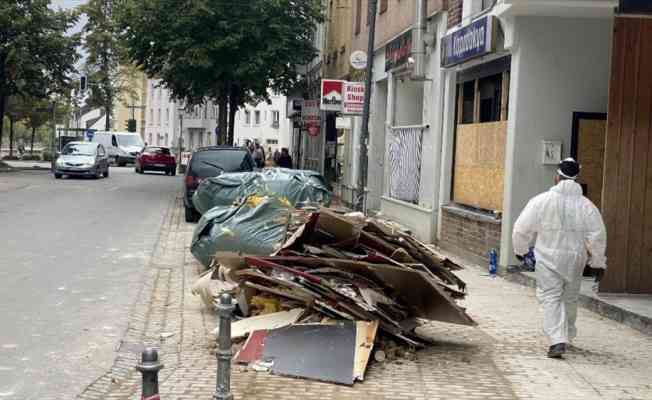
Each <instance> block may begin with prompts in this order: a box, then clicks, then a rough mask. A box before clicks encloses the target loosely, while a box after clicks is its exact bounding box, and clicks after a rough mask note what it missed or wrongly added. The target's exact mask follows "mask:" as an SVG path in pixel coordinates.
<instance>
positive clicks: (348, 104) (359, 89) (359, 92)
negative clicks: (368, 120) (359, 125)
mask: <svg viewBox="0 0 652 400" xmlns="http://www.w3.org/2000/svg"><path fill="white" fill-rule="evenodd" d="M364 88H365V85H364V83H362V82H345V83H344V88H343V94H344V103H343V104H342V114H352V115H362V108H363V106H364V95H365V90H364Z"/></svg>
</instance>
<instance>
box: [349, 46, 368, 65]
mask: <svg viewBox="0 0 652 400" xmlns="http://www.w3.org/2000/svg"><path fill="white" fill-rule="evenodd" d="M350 61H351V66H352V67H353V69H365V68H367V53H365V52H364V51H362V50H356V51H354V52H353V53H351V60H350Z"/></svg>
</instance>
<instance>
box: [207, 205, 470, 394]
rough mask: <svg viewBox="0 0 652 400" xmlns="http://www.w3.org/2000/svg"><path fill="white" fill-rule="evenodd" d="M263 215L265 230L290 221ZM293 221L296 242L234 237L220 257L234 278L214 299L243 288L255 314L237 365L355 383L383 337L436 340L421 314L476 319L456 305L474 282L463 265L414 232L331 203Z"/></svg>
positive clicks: (222, 273)
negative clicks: (467, 280) (464, 275)
mask: <svg viewBox="0 0 652 400" xmlns="http://www.w3.org/2000/svg"><path fill="white" fill-rule="evenodd" d="M243 212H244V211H243ZM289 214H290V213H289V212H287V214H286V213H284V214H283V216H284V218H285V217H287V216H288V215H289ZM272 215H273V216H274V217H272ZM259 218H261V219H262V220H264V221H259V224H260V226H261V230H262V227H263V226H266V224H268V223H271V222H270V221H271V220H273V219H275V218H279V219H278V220H275V221H280V217H277V215H276V214H273V213H270V215H267V214H266V213H263V214H261V215H259ZM291 219H292V218H291V217H287V221H288V225H287V226H288V229H287V230H286V231H284V232H283V234H285V235H287V236H288V238H287V240H285V238H283V240H282V241H281V239H280V238H279V237H280V236H282V235H281V234H280V233H279V235H275V236H274V237H275V239H274V240H273V241H272V242H273V244H270V242H269V241H265V242H261V243H260V244H258V245H257V246H256V240H252V239H250V238H247V240H246V243H241V244H238V243H237V240H235V239H234V240H233V241H232V242H230V244H229V246H220V250H222V249H224V250H228V251H229V252H217V253H212V254H213V255H214V256H215V264H214V265H217V264H219V266H218V267H216V269H215V270H214V271H213V273H212V275H211V276H212V278H213V279H221V280H223V281H224V283H228V284H229V285H227V286H226V289H224V287H225V286H224V285H219V287H218V288H217V289H216V290H214V291H213V292H212V296H213V297H215V296H216V295H218V294H219V292H220V291H221V290H222V289H224V290H228V291H230V292H232V293H234V295H235V296H236V301H237V303H238V309H239V312H240V313H241V315H242V316H244V317H246V318H244V319H242V320H239V321H237V322H235V323H234V324H233V327H232V329H233V336H234V337H245V336H248V339H247V342H246V343H245V345H244V346H243V348H242V350H241V351H240V354H238V357H236V361H240V362H245V363H251V364H252V365H253V366H254V367H255V368H254V369H256V368H263V369H271V371H272V372H273V373H277V374H282V375H289V376H299V377H305V378H311V379H317V380H323V381H328V382H337V383H343V384H353V382H354V381H355V380H362V378H363V376H364V370H365V368H366V365H367V362H368V360H369V356H370V354H371V350H372V346H373V344H374V342H378V341H379V340H380V338H381V336H382V337H383V338H385V339H387V338H389V339H390V340H391V341H395V342H398V343H403V344H404V345H407V346H410V347H415V348H418V347H423V346H425V345H427V344H428V343H429V339H428V338H425V337H423V336H421V335H419V334H418V333H417V332H415V328H417V327H418V326H419V324H420V320H421V319H425V320H433V321H444V322H449V323H455V324H462V325H473V324H474V322H473V320H472V319H471V318H470V317H469V316H468V315H467V314H466V313H465V311H464V309H463V308H461V307H459V306H458V305H457V304H456V302H455V300H456V299H459V298H462V297H464V295H465V285H464V282H462V281H461V280H460V279H459V278H458V277H457V276H456V275H455V274H454V271H455V270H457V269H459V266H458V265H456V264H454V263H453V262H451V261H450V260H448V259H445V258H443V257H441V256H439V255H437V254H436V253H435V252H433V251H432V250H431V249H430V248H428V247H427V246H425V245H424V244H422V243H420V242H419V241H417V240H416V239H415V238H413V237H412V236H411V235H409V234H407V233H405V232H402V231H400V230H396V229H393V227H391V226H390V225H387V224H385V223H383V222H382V221H379V220H375V219H367V218H365V217H364V216H363V215H361V214H357V215H351V216H345V215H339V214H337V213H335V212H334V211H332V210H330V209H326V208H322V209H320V211H319V212H315V213H312V214H305V215H303V220H305V221H307V222H306V223H305V224H303V225H301V224H297V225H294V227H293V225H292V224H291V223H289V221H290V220H291ZM265 221H267V222H265ZM275 223H276V222H275ZM279 223H280V222H279ZM295 223H296V221H295ZM235 225H237V224H234V226H233V227H232V228H233V229H236V230H237V227H236V226H235ZM296 227H298V229H296ZM204 229H206V228H204ZM293 230H294V233H292V231H293ZM273 231H274V232H276V231H275V230H273ZM280 242H283V244H282V245H280V244H279V243H280ZM226 247H229V249H226ZM262 249H264V251H263V250H262ZM252 250H253V251H252ZM211 251H212V249H211ZM264 253H265V254H264ZM263 254H264V255H263ZM205 264H206V263H205ZM234 285H235V286H234ZM204 297H210V296H204ZM377 332H379V335H378V336H377ZM385 339H383V340H385ZM310 349H313V351H310ZM342 349H345V350H342ZM261 366H262V367H261Z"/></svg>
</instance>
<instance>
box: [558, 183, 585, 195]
mask: <svg viewBox="0 0 652 400" xmlns="http://www.w3.org/2000/svg"><path fill="white" fill-rule="evenodd" d="M550 190H551V191H552V192H555V193H559V194H561V195H562V196H582V186H580V185H579V183H577V182H575V181H571V180H563V181H561V182H559V183H558V184H556V185H555V186H553V187H552V189H550Z"/></svg>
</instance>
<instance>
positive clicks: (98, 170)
mask: <svg viewBox="0 0 652 400" xmlns="http://www.w3.org/2000/svg"><path fill="white" fill-rule="evenodd" d="M101 177H102V171H100V169H99V168H98V169H97V170H96V171H95V176H94V177H93V178H95V179H100V178H101Z"/></svg>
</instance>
